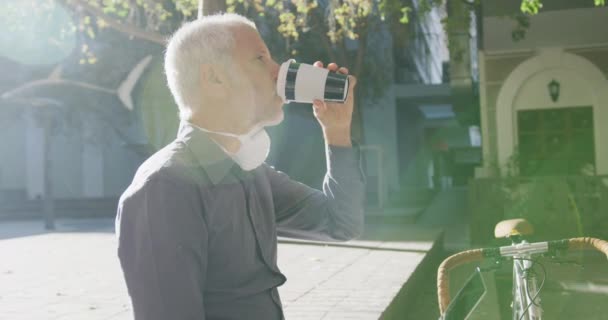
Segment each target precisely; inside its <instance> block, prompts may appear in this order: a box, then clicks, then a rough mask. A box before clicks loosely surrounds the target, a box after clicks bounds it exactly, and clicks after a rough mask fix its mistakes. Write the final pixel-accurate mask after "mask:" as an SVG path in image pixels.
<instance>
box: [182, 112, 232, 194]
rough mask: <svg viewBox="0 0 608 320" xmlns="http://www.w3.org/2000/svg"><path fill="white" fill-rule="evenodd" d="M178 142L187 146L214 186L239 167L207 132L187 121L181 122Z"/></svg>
mask: <svg viewBox="0 0 608 320" xmlns="http://www.w3.org/2000/svg"><path fill="white" fill-rule="evenodd" d="M177 140H180V141H183V142H184V143H185V144H186V146H187V147H188V149H190V151H191V152H192V154H193V155H194V157H195V158H196V160H197V161H198V163H199V165H200V166H201V167H202V168H203V170H204V171H205V173H206V174H207V176H208V177H209V179H210V180H211V182H212V183H213V184H214V185H216V184H218V183H219V182H221V181H222V180H223V179H224V178H225V177H226V175H228V173H229V172H230V171H231V169H232V168H233V167H234V166H236V167H238V165H237V164H236V163H235V162H234V160H232V158H230V156H228V155H227V154H226V152H225V151H224V150H223V149H222V148H221V147H220V146H219V145H218V144H217V143H216V142H214V141H213V140H212V139H211V138H210V137H209V135H208V134H207V133H206V132H204V131H202V130H200V129H198V128H197V127H195V126H194V125H192V124H191V123H189V122H187V121H181V122H180V125H179V130H178V132H177ZM239 169H240V168H239Z"/></svg>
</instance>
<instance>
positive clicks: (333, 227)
mask: <svg viewBox="0 0 608 320" xmlns="http://www.w3.org/2000/svg"><path fill="white" fill-rule="evenodd" d="M359 157H360V156H359V152H358V148H356V147H340V146H326V158H327V173H326V174H325V179H324V181H323V191H320V190H316V189H313V188H310V187H308V186H306V185H304V184H302V183H300V182H297V181H294V180H291V179H290V178H289V177H288V176H287V175H286V174H284V173H282V172H278V171H275V170H274V169H273V168H270V167H266V171H267V176H268V177H269V180H270V184H271V190H272V195H273V200H274V206H275V214H276V220H277V227H278V228H277V229H278V230H277V232H278V234H279V236H286V237H294V238H302V239H309V240H325V241H332V240H333V241H336V240H337V241H346V240H351V239H353V238H356V237H358V236H359V235H360V234H361V233H362V232H363V203H364V180H363V173H362V172H361V168H360V163H359Z"/></svg>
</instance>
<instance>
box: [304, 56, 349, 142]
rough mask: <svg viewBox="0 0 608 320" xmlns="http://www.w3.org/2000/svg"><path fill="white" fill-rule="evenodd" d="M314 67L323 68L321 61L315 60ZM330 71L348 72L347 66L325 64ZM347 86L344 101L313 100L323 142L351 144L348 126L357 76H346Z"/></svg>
mask: <svg viewBox="0 0 608 320" xmlns="http://www.w3.org/2000/svg"><path fill="white" fill-rule="evenodd" d="M314 66H315V67H319V68H323V62H321V61H317V62H315V63H314ZM327 69H328V70H329V71H330V72H339V73H342V74H348V69H347V68H344V67H342V68H339V67H338V65H337V64H335V63H330V64H329V65H327ZM348 82H349V88H348V97H347V98H346V101H345V102H344V103H325V102H324V101H322V100H315V101H314V103H313V105H312V106H313V111H314V114H315V117H316V118H317V120H318V121H319V124H321V128H322V129H323V136H324V137H325V142H326V143H327V144H329V145H334V146H351V140H350V126H351V122H352V116H353V106H354V103H355V97H354V96H355V86H356V85H357V78H355V77H354V76H351V75H349V76H348Z"/></svg>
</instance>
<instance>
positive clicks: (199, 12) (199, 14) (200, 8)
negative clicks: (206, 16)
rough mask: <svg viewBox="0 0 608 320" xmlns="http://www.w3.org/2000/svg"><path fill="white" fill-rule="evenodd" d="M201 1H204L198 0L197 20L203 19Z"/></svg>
mask: <svg viewBox="0 0 608 320" xmlns="http://www.w3.org/2000/svg"><path fill="white" fill-rule="evenodd" d="M203 1H204V0H198V18H199V19H202V18H203Z"/></svg>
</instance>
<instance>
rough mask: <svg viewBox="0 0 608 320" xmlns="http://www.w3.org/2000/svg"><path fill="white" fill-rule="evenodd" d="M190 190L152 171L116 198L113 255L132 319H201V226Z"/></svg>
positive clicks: (203, 233) (203, 258)
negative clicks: (116, 210)
mask: <svg viewBox="0 0 608 320" xmlns="http://www.w3.org/2000/svg"><path fill="white" fill-rule="evenodd" d="M198 199H199V198H198V196H197V194H196V189H194V188H191V187H185V186H184V184H183V183H174V182H173V181H171V180H170V179H169V178H166V177H164V176H162V175H161V174H158V173H157V174H155V175H153V176H152V177H151V178H149V180H147V181H146V182H145V183H144V184H143V185H141V186H140V187H133V186H132V187H130V188H129V189H128V190H127V191H126V192H125V195H123V197H122V198H121V201H120V203H119V207H118V216H117V225H116V228H117V230H116V231H117V234H118V239H119V246H118V256H119V258H120V263H121V266H122V269H123V273H124V276H125V280H126V283H127V288H128V290H129V295H130V296H131V300H132V303H133V311H134V314H135V319H136V320H167V319H176V320H177V319H179V320H186V319H188V320H189V319H192V320H194V319H197V320H204V319H205V309H204V302H203V288H204V285H205V274H206V268H207V259H206V256H205V253H206V252H207V226H206V223H205V221H204V220H203V216H202V212H201V209H200V204H199V203H198Z"/></svg>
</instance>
